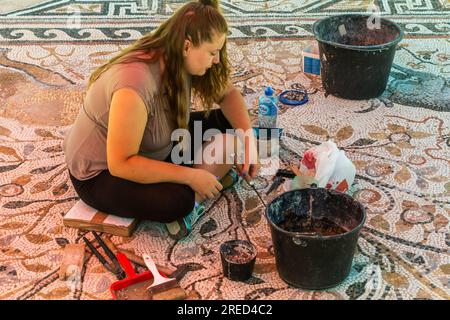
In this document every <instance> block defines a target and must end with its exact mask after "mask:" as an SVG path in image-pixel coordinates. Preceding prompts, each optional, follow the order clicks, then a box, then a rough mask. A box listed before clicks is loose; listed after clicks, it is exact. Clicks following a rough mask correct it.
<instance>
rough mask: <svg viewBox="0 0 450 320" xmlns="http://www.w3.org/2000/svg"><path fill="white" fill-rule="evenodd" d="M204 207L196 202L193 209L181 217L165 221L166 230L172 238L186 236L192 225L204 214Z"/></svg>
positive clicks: (177, 238)
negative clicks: (168, 221)
mask: <svg viewBox="0 0 450 320" xmlns="http://www.w3.org/2000/svg"><path fill="white" fill-rule="evenodd" d="M204 213H205V207H204V206H203V205H201V204H198V203H197V202H196V203H195V205H194V209H192V211H191V212H190V213H189V214H188V215H187V216H185V217H184V218H182V219H179V220H177V221H173V222H170V223H166V228H167V231H168V232H169V236H170V237H171V238H172V239H175V240H180V239H182V238H184V237H186V236H187V235H188V234H189V233H190V232H191V230H192V226H193V225H194V224H195V223H196V222H197V221H198V220H199V219H200V218H201V217H202V216H203V215H204Z"/></svg>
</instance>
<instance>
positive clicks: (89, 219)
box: [63, 200, 138, 237]
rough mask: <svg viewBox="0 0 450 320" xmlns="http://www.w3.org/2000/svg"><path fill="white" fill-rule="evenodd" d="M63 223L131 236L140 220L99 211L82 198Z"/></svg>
mask: <svg viewBox="0 0 450 320" xmlns="http://www.w3.org/2000/svg"><path fill="white" fill-rule="evenodd" d="M63 224H64V225H65V226H67V227H72V228H78V229H85V230H90V231H98V232H105V233H109V234H113V235H116V236H121V237H129V236H131V235H132V234H133V231H134V230H135V229H136V226H137V224H138V221H137V219H132V218H122V217H118V216H115V215H112V214H107V213H104V212H101V211H98V210H97V209H94V208H92V207H91V206H89V205H87V204H86V203H84V202H83V201H82V200H79V201H78V202H77V203H76V204H75V205H74V206H73V207H72V209H70V210H69V211H68V212H67V213H66V215H65V216H64V219H63Z"/></svg>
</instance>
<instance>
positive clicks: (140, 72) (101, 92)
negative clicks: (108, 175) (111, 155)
mask: <svg viewBox="0 0 450 320" xmlns="http://www.w3.org/2000/svg"><path fill="white" fill-rule="evenodd" d="M160 87H161V75H160V69H159V63H158V62H156V63H153V64H150V65H147V64H145V63H142V62H132V63H128V64H117V65H113V66H112V67H110V68H109V69H108V70H107V71H105V72H104V73H103V74H102V75H101V76H100V77H99V78H98V79H97V80H96V81H95V82H94V83H93V84H92V85H91V87H90V88H89V89H88V91H87V92H86V96H85V98H84V103H83V106H82V108H81V109H80V111H79V113H78V116H77V118H76V120H75V123H74V125H73V127H72V128H71V130H70V131H69V132H68V134H67V136H66V137H65V140H64V152H65V156H66V163H67V166H68V169H69V171H70V173H71V174H72V175H73V176H74V177H75V178H77V179H78V180H87V179H90V178H93V177H95V176H96V175H98V174H99V173H100V172H101V171H103V170H106V169H107V168H108V165H107V162H106V136H107V132H108V118H109V107H110V103H111V99H112V96H113V93H114V92H115V91H117V90H119V89H121V88H131V89H134V90H135V91H136V93H138V94H139V95H140V97H141V98H142V100H143V102H144V104H145V106H146V108H147V113H148V118H147V125H146V128H145V132H144V135H143V138H142V143H141V145H140V148H139V154H140V155H143V156H145V157H148V158H151V159H155V160H164V159H165V158H166V157H167V156H168V155H169V153H170V152H171V149H172V141H171V139H170V137H171V134H172V131H173V130H174V129H175V123H173V121H172V120H171V117H170V108H169V103H168V99H167V96H166V95H165V94H164V93H163V92H162V91H161V88H160ZM188 92H190V88H189V90H188Z"/></svg>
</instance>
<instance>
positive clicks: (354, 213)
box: [266, 188, 366, 290]
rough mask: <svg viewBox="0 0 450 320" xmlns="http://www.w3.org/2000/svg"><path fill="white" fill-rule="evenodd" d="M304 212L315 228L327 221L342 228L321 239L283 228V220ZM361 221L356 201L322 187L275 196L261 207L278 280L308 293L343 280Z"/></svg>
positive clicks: (362, 214) (294, 218) (300, 216)
mask: <svg viewBox="0 0 450 320" xmlns="http://www.w3.org/2000/svg"><path fill="white" fill-rule="evenodd" d="M311 204H312V205H311ZM311 207H312V210H310V209H311ZM309 214H311V217H312V221H315V223H316V224H318V222H321V221H331V222H333V223H334V224H335V225H336V226H338V227H340V228H342V229H344V230H342V233H339V234H335V235H330V234H331V233H328V234H325V235H324V234H317V233H315V234H314V233H305V232H299V230H295V229H297V226H293V225H290V227H289V228H287V224H288V222H289V224H291V223H292V222H294V223H297V222H298V221H300V220H301V221H305V219H306V218H307V217H308V215H309ZM365 217H366V214H365V209H364V207H363V206H362V205H361V204H360V203H359V202H358V201H356V200H355V199H353V198H352V197H350V196H349V195H346V194H344V193H339V192H336V191H331V190H328V189H323V188H311V189H301V190H293V191H288V192H286V193H283V194H281V195H280V196H278V197H277V198H275V199H274V200H273V201H272V202H271V203H270V204H269V205H268V206H267V209H266V218H267V219H268V221H269V225H270V230H271V234H272V241H273V246H274V253H275V262H276V267H277V271H278V274H279V275H280V277H281V278H282V279H283V280H284V281H286V282H287V283H289V284H291V285H293V286H297V287H300V288H303V289H313V290H320V289H326V288H329V287H333V286H335V285H337V284H339V283H340V282H342V281H343V280H345V278H346V277H347V276H348V274H349V273H350V269H351V265H352V260H353V256H354V253H355V249H356V243H357V241H358V236H359V232H360V229H361V228H362V226H363V225H364V222H365ZM296 221H297V222H296ZM299 224H300V223H299ZM287 229H289V230H294V231H289V230H287Z"/></svg>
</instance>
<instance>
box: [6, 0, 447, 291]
mask: <svg viewBox="0 0 450 320" xmlns="http://www.w3.org/2000/svg"><path fill="white" fill-rule="evenodd" d="M181 2H182V1H151V0H146V1H124V0H121V1H63V0H61V1H38V0H25V1H22V2H20V3H16V2H13V1H2V5H1V6H0V79H1V81H0V217H1V218H0V299H19V300H22V299H88V300H90V299H110V298H111V296H110V293H109V285H110V284H111V283H112V282H114V281H115V278H114V276H113V275H112V274H110V273H109V272H107V271H106V270H105V269H104V268H103V266H102V265H101V264H100V263H99V262H98V261H97V260H96V259H95V258H93V257H92V256H90V255H87V261H86V263H85V265H86V269H85V272H84V274H83V278H82V279H83V281H82V286H81V288H78V289H77V290H72V289H71V288H69V287H68V286H67V285H66V283H65V282H62V281H60V280H59V279H58V276H57V273H58V268H59V264H60V262H61V259H62V251H61V249H62V247H64V246H65V245H66V244H67V243H76V242H79V241H81V238H82V236H83V235H84V232H80V231H78V230H75V229H70V228H66V227H64V226H63V224H62V216H63V215H64V214H65V213H66V212H67V211H68V210H69V209H70V208H71V207H72V206H73V205H74V204H75V203H76V201H77V200H78V197H77V195H76V193H75V191H74V189H73V187H72V185H71V183H70V180H69V179H68V175H67V169H66V166H65V164H64V155H63V152H62V141H63V137H64V134H65V133H66V132H67V130H69V129H70V127H71V124H72V123H73V121H74V118H75V116H76V114H77V112H78V110H79V108H80V105H81V102H82V99H83V95H84V90H85V85H86V82H87V79H88V77H89V75H90V73H91V72H92V71H93V70H94V69H95V68H96V67H98V66H99V65H100V64H102V63H103V62H104V61H106V60H107V59H108V58H110V57H111V56H113V55H114V54H115V53H116V52H117V51H118V50H120V49H121V48H124V47H126V46H127V45H128V44H129V43H130V42H131V40H133V39H137V38H138V37H139V36H140V35H141V34H143V33H145V32H148V31H150V30H151V29H152V28H154V27H155V26H157V25H158V24H159V23H160V22H161V21H162V20H163V19H164V18H165V17H167V16H168V15H170V14H171V12H173V10H174V9H176V7H177V6H178V5H179V4H180V3H181ZM372 4H376V5H378V6H379V7H380V10H381V13H382V14H383V16H387V17H389V18H392V19H393V20H395V21H396V22H398V23H399V24H400V25H401V27H402V28H403V30H404V31H405V39H404V40H403V41H402V42H401V43H400V45H399V49H398V50H397V52H396V56H395V61H394V66H393V69H392V71H391V77H390V82H389V84H388V88H387V90H386V92H385V93H384V94H383V96H382V97H380V98H378V99H372V100H369V101H348V100H343V99H338V98H335V97H333V96H325V94H324V91H323V88H322V84H321V81H320V78H316V77H310V76H307V75H305V74H303V73H302V70H301V64H300V52H301V50H302V48H304V47H305V46H306V45H307V44H308V43H309V41H310V40H311V39H312V35H311V26H312V23H313V22H314V21H316V20H317V19H319V18H322V17H325V16H328V15H330V14H338V13H343V12H367V10H368V8H369V6H370V5H372ZM221 5H222V8H223V10H224V12H225V14H226V16H227V18H228V21H229V23H230V25H231V35H230V38H231V40H230V42H229V49H228V51H229V57H230V61H231V63H232V65H233V66H234V71H233V81H234V83H235V84H236V86H238V87H239V88H240V89H241V92H242V93H243V95H244V98H245V100H246V102H247V104H248V106H249V108H250V112H251V114H252V117H255V116H256V113H255V110H256V109H255V107H256V99H257V97H258V96H259V95H260V93H261V92H262V89H263V88H264V87H265V86H267V85H271V86H273V87H274V88H275V89H276V90H277V91H280V90H283V89H285V88H305V89H307V90H308V92H309V93H310V101H309V102H308V104H306V105H304V106H302V107H293V108H283V109H282V110H281V115H280V125H281V126H282V127H284V128H285V133H286V135H285V136H284V137H283V140H282V149H281V159H282V161H283V165H287V164H288V163H292V162H296V161H298V159H299V156H300V155H301V154H302V153H303V152H304V151H305V150H306V149H308V148H310V147H312V146H314V145H317V144H319V143H321V142H324V141H326V140H327V139H329V138H331V139H333V140H334V141H335V142H336V143H337V145H338V146H339V147H340V148H342V149H343V150H345V152H346V154H347V155H348V157H349V158H350V159H351V160H352V161H353V162H354V163H355V165H356V167H357V176H356V182H355V183H356V189H357V192H356V193H355V195H354V196H355V197H356V198H357V199H358V200H359V201H361V202H362V203H363V204H364V205H365V206H366V208H367V222H366V225H365V226H364V228H363V229H362V232H361V237H360V239H359V242H358V249H357V252H356V255H355V259H354V261H353V265H352V269H351V273H350V276H349V277H348V278H347V279H346V280H345V281H344V282H343V283H342V284H340V285H339V286H337V287H335V288H332V289H328V290H325V291H317V292H311V291H303V290H299V289H297V288H294V287H291V286H289V285H287V284H286V283H284V282H283V281H282V280H281V279H280V277H279V276H278V273H277V271H276V266H275V259H274V256H273V246H272V241H271V237H270V232H269V228H268V225H267V222H266V220H265V218H264V215H263V206H262V205H261V203H260V202H259V200H258V198H257V196H256V195H255V193H254V192H253V191H252V190H251V189H249V188H247V186H246V185H245V184H244V185H238V186H236V187H235V188H233V189H231V190H228V191H226V192H224V193H223V194H221V195H220V196H219V197H218V198H216V199H215V200H214V201H211V202H209V203H208V207H207V214H206V215H205V216H204V217H203V218H202V219H201V220H200V221H199V222H198V225H196V226H195V228H194V230H193V232H192V234H191V235H190V236H189V237H187V238H186V239H184V240H181V241H178V242H176V241H173V240H171V239H169V238H168V237H167V233H166V231H165V229H164V227H163V226H162V225H161V224H158V223H152V222H143V223H141V224H140V225H139V227H138V229H137V231H136V233H135V234H134V235H133V236H132V237H130V238H124V237H113V238H112V240H113V241H114V242H115V243H116V244H117V246H118V247H119V248H123V249H128V250H130V251H134V252H135V253H136V254H143V253H149V254H151V255H152V256H153V257H155V260H156V261H157V262H158V263H160V264H163V265H167V266H171V267H176V266H180V265H186V264H187V265H188V266H189V270H190V272H188V273H187V275H186V276H185V277H184V278H183V280H182V281H181V285H182V287H183V288H184V289H186V290H187V291H188V293H189V298H190V299H262V298H268V299H294V300H296V299H298V300H300V299H443V300H448V299H449V297H450V291H449V281H450V277H449V274H450V256H449V246H450V233H449V220H450V205H449V202H450V166H449V160H450V129H449V128H450V117H449V111H450V79H449V78H450V76H449V74H450V35H449V33H450V26H449V19H448V16H449V10H450V2H449V1H444V0H422V1H409V0H401V1H386V0H383V1H336V0H335V1H315V0H314V1H313V0H305V1H293V0H289V1H281V0H279V1H239V0H233V1H231V0H230V1H222V4H221ZM68 18H69V19H68ZM70 18H72V19H70ZM195 108H199V106H195ZM262 170H264V171H265V172H271V171H273V170H274V168H273V166H272V164H271V163H270V162H263V168H262ZM269 184H270V181H269V180H268V179H267V175H261V177H260V178H258V179H257V180H256V188H258V189H259V190H260V191H261V192H260V193H261V194H262V195H265V190H267V188H268V187H269ZM283 188H284V187H283V186H282V187H280V188H279V189H278V190H277V191H276V192H275V194H272V195H270V196H265V197H266V198H265V201H266V202H268V201H270V200H271V199H272V198H273V197H274V196H275V195H276V194H279V193H281V192H283V190H284V189H283ZM235 238H239V239H249V240H250V241H251V242H252V243H254V244H255V246H256V248H257V250H258V255H257V261H256V265H255V272H254V274H253V277H252V278H251V279H250V280H248V281H247V282H245V283H235V282H231V281H229V280H228V279H226V278H224V277H223V275H222V271H221V266H220V264H219V263H218V261H220V260H219V255H218V247H219V245H220V243H222V242H223V241H225V240H229V239H235Z"/></svg>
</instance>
